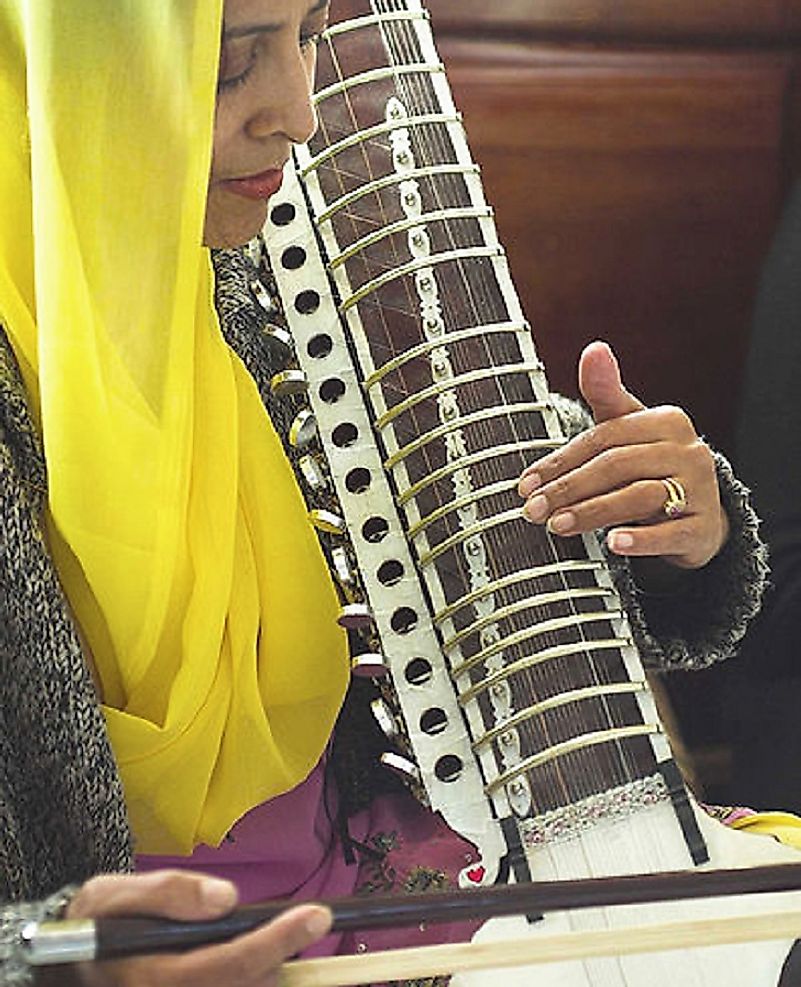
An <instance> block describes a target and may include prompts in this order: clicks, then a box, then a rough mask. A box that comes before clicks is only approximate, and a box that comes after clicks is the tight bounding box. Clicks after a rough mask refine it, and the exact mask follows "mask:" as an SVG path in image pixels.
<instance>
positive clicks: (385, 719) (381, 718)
mask: <svg viewBox="0 0 801 987" xmlns="http://www.w3.org/2000/svg"><path fill="white" fill-rule="evenodd" d="M370 710H371V712H372V714H373V719H374V720H375V721H376V723H377V724H378V726H379V727H380V728H381V732H382V733H383V734H384V736H385V737H386V738H387V740H396V739H397V737H398V724H397V721H396V720H395V717H394V716H393V715H392V711H391V710H390V708H389V706H387V704H386V703H385V702H384V700H383V699H374V700H373V701H372V702H371V703H370Z"/></svg>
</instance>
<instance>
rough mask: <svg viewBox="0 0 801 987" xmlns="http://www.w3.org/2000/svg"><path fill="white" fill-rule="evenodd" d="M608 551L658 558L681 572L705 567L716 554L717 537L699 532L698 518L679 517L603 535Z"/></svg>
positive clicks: (700, 530)
mask: <svg viewBox="0 0 801 987" xmlns="http://www.w3.org/2000/svg"><path fill="white" fill-rule="evenodd" d="M606 543H607V545H608V547H609V549H610V551H612V552H614V553H615V554H616V555H626V556H639V557H645V556H661V557H662V558H664V559H666V560H667V561H668V562H672V563H673V564H674V565H676V566H678V567H679V568H683V569H696V568H699V567H700V566H702V565H705V564H706V563H707V562H708V561H709V560H710V559H711V558H713V556H714V555H715V554H716V552H717V550H718V547H719V537H715V538H710V537H706V536H704V535H703V533H702V524H701V521H700V519H699V518H697V517H686V518H678V519H675V520H672V521H664V522H662V523H660V524H650V525H643V526H641V527H634V528H615V529H614V530H612V531H610V532H609V533H608V534H607V536H606Z"/></svg>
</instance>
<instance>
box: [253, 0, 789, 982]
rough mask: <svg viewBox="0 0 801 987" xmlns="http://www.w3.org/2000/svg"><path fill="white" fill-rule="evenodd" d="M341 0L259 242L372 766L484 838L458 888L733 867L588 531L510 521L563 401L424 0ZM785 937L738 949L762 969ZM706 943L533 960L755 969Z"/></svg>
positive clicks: (566, 977) (625, 972)
mask: <svg viewBox="0 0 801 987" xmlns="http://www.w3.org/2000/svg"><path fill="white" fill-rule="evenodd" d="M351 7H352V8H353V7H357V8H358V14H357V16H355V17H352V18H351V19H350V20H348V21H345V22H341V23H338V24H334V25H332V27H331V28H330V29H329V30H328V31H327V32H326V36H325V40H324V43H323V45H322V46H321V48H320V69H319V72H320V77H319V79H318V82H319V89H318V94H317V97H316V99H317V111H318V116H319V120H320V128H319V132H318V134H317V135H316V136H315V138H313V140H312V141H311V142H310V144H309V145H308V146H306V147H304V148H301V149H299V151H298V152H297V157H296V161H295V168H294V169H291V170H289V171H288V173H287V176H286V180H285V183H284V187H283V188H282V190H281V193H280V194H279V195H278V196H277V197H275V199H274V200H272V205H271V228H270V230H269V234H268V236H267V238H266V243H267V248H268V250H269V253H270V261H271V266H272V270H273V274H274V276H275V279H276V282H277V285H278V288H279V290H280V293H281V296H282V299H283V303H284V308H285V313H286V316H287V320H288V323H289V327H290V330H291V333H292V336H293V338H294V344H295V352H296V357H297V361H298V364H299V366H300V368H301V369H302V370H303V372H304V374H305V376H306V379H307V381H308V384H309V402H310V409H311V412H312V413H313V416H314V417H313V421H314V422H315V423H316V428H317V438H315V436H314V432H313V430H311V429H308V428H307V429H306V431H305V433H304V432H303V426H306V425H308V423H309V421H310V420H311V419H309V418H305V419H303V421H302V422H300V421H299V422H298V425H297V427H296V429H295V434H296V436H297V435H300V434H302V435H303V439H302V442H300V441H299V442H297V443H296V446H297V447H298V449H299V451H300V452H303V453H304V457H305V458H306V459H307V464H306V465H307V467H308V466H309V463H311V464H312V465H313V467H314V469H313V470H312V472H313V474H314V475H315V476H317V477H324V478H325V477H328V478H330V481H331V488H330V491H328V492H326V488H325V487H324V486H323V494H322V506H319V505H320V503H321V502H320V499H319V498H320V491H319V489H318V490H317V491H316V495H317V497H318V507H317V508H316V509H315V511H314V519H315V521H316V523H317V524H318V526H319V527H321V528H323V529H324V530H326V531H328V532H329V533H331V532H333V533H334V535H335V536H336V535H337V534H338V533H344V532H347V535H348V540H347V541H345V542H343V543H342V544H341V545H339V546H338V548H337V551H338V552H339V559H340V561H342V562H343V565H338V566H335V576H336V578H337V579H338V582H339V584H340V589H341V591H342V594H343V598H344V604H345V605H344V607H343V617H342V621H343V623H345V624H346V625H347V626H349V627H351V628H352V629H354V630H355V631H356V632H357V633H358V634H360V635H361V639H362V648H363V651H364V654H365V655H368V656H370V664H371V666H372V667H373V668H374V670H375V671H377V672H380V671H382V670H383V669H386V670H387V671H388V672H389V675H390V676H391V681H392V686H393V688H392V690H387V696H386V702H387V703H389V704H390V705H389V706H388V705H386V704H381V705H380V707H379V708H378V709H377V713H378V715H379V722H381V723H382V725H383V726H384V728H385V732H386V733H387V734H388V738H389V740H388V743H389V742H390V741H391V742H392V743H394V744H395V749H394V750H392V751H390V752H388V756H387V764H388V765H389V766H390V767H392V766H394V767H396V768H400V769H402V770H405V771H407V772H408V773H409V774H412V773H414V772H419V775H418V777H417V779H416V780H417V781H419V782H420V783H421V784H422V787H423V789H424V791H425V795H426V797H427V798H428V800H429V801H430V804H431V806H432V808H433V809H434V810H436V811H439V812H441V813H442V815H443V816H444V817H445V819H446V820H447V821H448V823H449V824H450V825H451V826H452V828H454V829H455V830H456V831H457V832H459V833H460V834H462V835H463V836H465V837H466V838H467V839H469V840H471V842H473V843H474V844H475V845H476V847H477V849H478V851H479V855H480V862H479V863H477V864H472V865H471V866H470V867H469V868H466V869H465V871H464V873H463V874H462V875H461V883H462V884H463V885H466V886H469V885H471V884H475V885H481V884H490V883H494V882H496V881H499V880H506V879H509V877H510V876H511V877H512V878H513V879H515V880H518V881H523V880H531V879H534V880H549V879H563V878H568V877H590V876H602V875H604V874H613V873H615V874H618V873H632V872H641V871H648V870H650V871H655V870H678V869H682V868H687V867H691V866H694V865H699V864H703V863H704V862H706V861H708V860H710V858H713V857H714V856H716V855H719V854H720V852H721V851H725V855H724V857H723V859H713V860H712V862H713V863H714V864H715V865H717V866H733V865H736V864H737V860H736V857H737V856H738V854H742V855H744V856H747V855H748V853H749V851H748V850H746V849H745V846H746V844H753V843H754V842H755V841H754V840H753V839H749V838H748V837H738V836H736V835H734V834H728V833H725V832H724V831H722V827H719V826H717V824H714V823H712V822H710V821H708V820H705V819H704V817H703V816H702V814H700V813H698V812H697V811H696V809H695V807H694V805H693V802H692V799H691V797H690V795H689V794H688V793H687V791H686V789H685V788H684V785H683V783H682V782H681V779H680V776H679V774H678V770H677V768H676V766H675V763H674V762H673V759H672V755H671V752H670V747H669V744H668V741H667V738H666V736H665V733H664V730H663V728H662V725H661V723H660V721H659V717H658V714H657V711H656V705H655V703H654V700H653V696H652V695H651V692H650V690H649V688H648V685H647V682H646V678H645V675H644V673H643V669H642V666H641V663H640V659H639V656H638V654H637V650H636V647H635V645H634V641H633V637H632V633H631V629H630V627H629V625H628V622H627V620H626V616H625V613H624V611H623V607H622V605H621V602H620V599H619V598H618V596H617V593H616V591H615V587H614V584H613V580H612V577H611V575H610V573H609V571H608V569H607V566H606V564H605V562H604V558H603V553H602V551H601V548H600V545H599V543H598V541H597V539H595V538H594V537H584V538H574V539H567V540H565V539H553V538H551V537H550V536H549V535H548V533H547V532H546V531H544V530H543V529H541V528H537V527H533V526H529V525H527V524H526V523H525V522H524V521H523V519H522V516H521V513H520V506H521V505H520V501H519V499H518V497H517V493H516V489H515V487H516V481H517V477H518V476H519V473H520V471H521V470H522V469H523V467H524V466H525V465H527V464H528V463H529V462H531V461H532V459H534V458H535V457H536V456H537V455H539V454H541V453H542V452H543V451H546V450H549V449H553V448H556V447H558V446H559V445H560V444H561V443H562V442H563V441H564V437H563V434H562V430H561V425H560V416H559V409H558V402H556V401H555V400H554V398H553V397H552V395H551V394H550V393H549V389H548V386H547V381H546V378H545V374H544V370H543V368H542V365H541V363H540V361H539V360H538V358H537V355H536V352H535V349H534V344H533V340H532V336H531V333H530V329H529V326H528V324H527V322H526V320H525V318H524V316H523V313H522V312H521V311H520V306H519V302H518V300H517V295H516V293H515V291H514V287H513V284H512V280H511V277H510V274H509V271H508V267H507V264H506V260H505V256H504V253H503V249H502V247H501V246H500V244H499V242H498V238H497V235H496V231H495V227H494V224H493V221H492V214H491V210H490V209H489V207H488V206H487V203H486V201H485V199H484V194H483V190H482V187H481V183H480V178H479V174H478V169H477V167H476V165H475V164H474V163H473V162H472V159H471V158H470V154H469V149H468V146H467V141H466V138H465V134H464V130H463V128H462V123H461V119H460V117H459V114H458V112H457V110H456V108H455V107H454V105H453V101H452V98H451V94H450V90H449V88H448V85H447V80H446V78H445V74H444V71H443V68H442V65H441V63H440V62H439V59H438V56H437V53H436V49H435V46H434V43H433V40H432V37H431V32H430V28H429V24H428V18H427V15H426V13H425V11H424V9H423V7H422V6H421V4H420V2H419V0H359V2H358V3H354V4H352V5H351ZM316 441H319V445H320V447H321V448H322V451H323V452H324V461H323V460H322V458H321V457H319V455H318V450H317V446H316V445H315V443H316ZM304 475H305V476H306V482H307V486H308V476H309V475H310V471H309V469H308V468H307V469H306V470H305V471H304V470H302V471H301V476H304ZM316 485H318V486H319V484H316ZM340 514H341V515H342V517H341V518H340V517H339V515H340ZM343 573H344V575H343ZM356 573H358V576H357V575H356ZM379 656H380V661H379ZM395 697H397V702H398V708H397V709H393V708H392V706H391V703H392V702H393V701H394V698H395ZM415 765H416V767H415ZM732 841H736V843H737V845H738V846H741V847H742V849H741V850H739V851H737V852H735V853H734V858H735V859H732V855H731V854H730V852H729V851H730V845H731V843H732ZM769 849H770V850H773V847H769ZM713 851H714V853H713ZM755 852H756V856H757V857H758V856H759V855H760V853H762V852H763V851H761V850H759V851H755ZM788 853H789V852H788ZM776 855H777V857H779V858H781V859H784V854H783V852H782V851H781V850H780V849H778V848H777V850H776ZM772 904H775V902H774V903H772ZM727 907H729V906H727ZM730 907H733V908H735V909H736V908H737V907H743V906H742V905H740V906H738V905H737V904H736V903H735V904H733V905H731V906H730ZM747 907H750V905H749V906H747ZM637 914H638V915H639V916H642V911H641V910H638V912H637ZM561 921H562V918H561V917H560V918H553V919H548V920H547V922H548V923H551V924H552V923H553V922H561ZM564 921H565V922H568V923H570V924H573V923H578V925H577V926H576V927H579V928H580V927H583V925H582V923H588V922H589V923H591V924H592V923H593V922H601V923H606V922H617V921H618V920H617V919H616V918H614V917H613V914H612V913H611V912H607V913H604V914H602V915H596V916H593V915H584V914H583V915H581V916H580V917H573V916H570V917H567V916H565V917H564ZM626 921H627V920H626V919H624V920H621V925H622V926H623V927H625V925H626ZM545 924H546V923H543V926H544V925H545ZM537 931H538V930H537V929H536V927H533V928H532V934H533V935H536V934H537ZM484 934H486V935H492V934H494V932H493V931H492V930H491V929H487V931H486V933H484ZM789 947H790V943H789V942H785V943H783V944H779V945H773V946H764V947H763V946H759V947H756V946H750V947H747V948H748V949H749V950H751V951H752V952H750V953H749V957H750V956H753V957H755V959H754V960H753V963H752V964H751V965H752V966H754V964H755V965H756V967H758V968H759V969H761V970H763V971H764V970H769V971H770V972H769V974H766V976H768V979H767V980H765V983H766V987H767V985H769V984H777V983H778V981H779V973H780V970H781V966H782V962H783V958H784V956H785V955H786V954H787V951H788V949H789ZM762 950H764V952H762ZM749 962H750V960H749ZM716 963H717V966H716V969H717V979H715V980H713V979H710V976H709V975H708V973H707V972H705V969H704V968H705V961H699V960H698V956H697V955H696V953H695V952H687V953H686V954H681V955H680V957H678V958H677V957H676V956H675V955H671V957H670V959H669V961H665V963H664V964H662V966H663V968H664V973H663V974H660V975H659V976H658V977H654V976H653V969H654V965H653V964H654V961H653V960H652V959H649V960H648V961H647V964H646V966H643V965H642V964H639V963H638V962H637V961H636V960H631V962H629V961H628V960H626V962H625V964H623V963H617V961H612V960H599V961H598V963H597V964H595V963H593V962H583V963H580V964H571V965H570V967H569V970H568V969H567V968H566V970H565V971H559V970H555V972H554V973H553V976H554V977H555V979H553V980H548V979H545V980H543V979H542V977H543V971H542V970H539V971H538V972H537V974H536V976H537V982H538V983H545V984H550V983H552V982H553V983H559V984H562V983H566V984H568V983H569V984H570V985H571V987H574V985H575V987H579V985H581V987H583V985H585V984H587V985H590V984H591V985H593V987H595V985H598V987H601V985H603V987H612V985H618V984H620V985H640V984H643V985H645V984H648V985H649V987H652V985H657V987H659V985H661V984H662V983H663V982H664V983H665V984H667V983H671V984H672V983H673V982H675V980H676V979H677V977H678V976H681V977H683V978H685V979H686V980H687V983H688V984H699V985H700V984H712V983H713V982H715V983H720V982H721V980H722V979H723V978H724V977H725V978H726V981H727V982H731V983H735V984H737V983H741V984H743V987H745V985H746V984H748V985H749V987H753V985H754V984H755V983H757V982H758V981H757V980H754V979H753V977H752V971H749V972H748V973H747V975H746V973H745V972H744V971H746V970H747V969H748V963H745V962H744V961H743V960H742V958H741V957H740V956H739V955H734V954H732V956H731V959H730V960H726V961H725V962H724V966H723V967H721V966H720V962H719V960H718V961H716ZM713 965H714V964H713ZM646 969H647V970H648V971H650V972H649V973H648V975H647V976H646V972H645V971H646ZM471 976H472V975H471ZM525 976H526V974H521V977H525ZM738 977H739V979H738ZM528 978H529V979H528V981H527V982H531V978H532V974H530V973H529V974H528ZM470 982H471V983H472V980H471V981H470ZM520 982H521V983H522V982H524V981H523V980H522V979H521V981H520ZM760 982H761V981H760Z"/></svg>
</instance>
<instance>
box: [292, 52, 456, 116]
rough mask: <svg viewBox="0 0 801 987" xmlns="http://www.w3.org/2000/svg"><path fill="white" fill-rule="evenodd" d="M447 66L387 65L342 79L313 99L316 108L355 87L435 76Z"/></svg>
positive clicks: (418, 63)
mask: <svg viewBox="0 0 801 987" xmlns="http://www.w3.org/2000/svg"><path fill="white" fill-rule="evenodd" d="M444 71H445V66H444V65H443V64H442V62H433V63H427V62H412V63H411V64H409V65H387V66H382V67H381V68H377V69H370V71H369V72H361V73H360V74H359V75H352V76H350V77H349V78H347V79H340V80H339V81H338V82H335V83H334V84H333V85H331V86H326V88H325V89H320V90H318V91H317V92H316V93H315V94H314V95H313V97H312V102H313V103H314V105H315V106H319V105H320V103H322V102H323V101H324V100H326V99H330V98H331V97H332V96H337V95H339V94H340V93H344V92H347V91H348V90H350V89H353V88H354V87H355V86H362V85H365V84H367V83H370V82H380V81H381V80H382V79H394V78H396V77H397V76H401V75H435V74H436V73H438V72H444Z"/></svg>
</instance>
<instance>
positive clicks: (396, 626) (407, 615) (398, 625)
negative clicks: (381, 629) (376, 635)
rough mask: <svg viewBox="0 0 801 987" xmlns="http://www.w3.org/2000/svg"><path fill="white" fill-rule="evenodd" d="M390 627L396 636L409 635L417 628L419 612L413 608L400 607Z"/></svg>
mask: <svg viewBox="0 0 801 987" xmlns="http://www.w3.org/2000/svg"><path fill="white" fill-rule="evenodd" d="M389 625H390V627H391V628H392V630H393V631H395V633H396V634H408V633H409V631H413V630H414V629H415V627H416V626H417V611H416V610H412V608H411V607H398V609H397V610H396V611H395V613H393V614H392V617H391V618H390V621H389Z"/></svg>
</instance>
